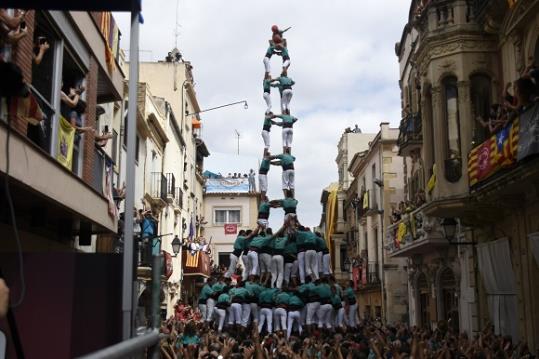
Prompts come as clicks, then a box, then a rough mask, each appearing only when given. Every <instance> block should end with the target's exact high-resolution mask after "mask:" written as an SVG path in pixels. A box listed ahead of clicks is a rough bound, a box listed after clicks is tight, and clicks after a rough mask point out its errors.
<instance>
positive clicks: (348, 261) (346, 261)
mask: <svg viewBox="0 0 539 359" xmlns="http://www.w3.org/2000/svg"><path fill="white" fill-rule="evenodd" d="M350 264H351V262H350V259H349V258H346V259H345V260H344V263H343V266H344V270H345V272H350Z"/></svg>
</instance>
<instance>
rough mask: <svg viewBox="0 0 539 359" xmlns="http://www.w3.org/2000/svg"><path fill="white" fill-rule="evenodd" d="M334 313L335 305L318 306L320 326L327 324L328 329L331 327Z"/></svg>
mask: <svg viewBox="0 0 539 359" xmlns="http://www.w3.org/2000/svg"><path fill="white" fill-rule="evenodd" d="M332 314H333V306H332V305H331V304H322V305H320V307H318V312H317V313H316V315H317V316H318V328H322V327H324V326H325V327H326V328H327V329H331V327H332V325H331V322H332V320H331V319H332Z"/></svg>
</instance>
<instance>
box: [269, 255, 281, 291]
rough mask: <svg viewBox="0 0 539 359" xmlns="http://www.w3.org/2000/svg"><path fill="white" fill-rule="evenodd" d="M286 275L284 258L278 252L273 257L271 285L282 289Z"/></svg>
mask: <svg viewBox="0 0 539 359" xmlns="http://www.w3.org/2000/svg"><path fill="white" fill-rule="evenodd" d="M283 276H284V258H283V256H282V255H280V254H277V255H274V256H272V257H271V287H272V288H275V287H277V288H279V289H281V288H282V286H283Z"/></svg>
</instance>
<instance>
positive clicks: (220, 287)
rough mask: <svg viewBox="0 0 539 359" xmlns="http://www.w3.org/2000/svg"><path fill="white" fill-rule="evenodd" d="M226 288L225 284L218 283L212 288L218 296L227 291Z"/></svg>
mask: <svg viewBox="0 0 539 359" xmlns="http://www.w3.org/2000/svg"><path fill="white" fill-rule="evenodd" d="M225 287H226V284H225V283H222V282H217V283H215V284H214V285H213V286H212V287H211V289H212V290H213V292H214V294H217V293H221V292H222V291H223V290H225Z"/></svg>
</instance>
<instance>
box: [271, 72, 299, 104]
mask: <svg viewBox="0 0 539 359" xmlns="http://www.w3.org/2000/svg"><path fill="white" fill-rule="evenodd" d="M295 84H296V83H295V82H294V80H292V79H291V78H290V77H288V74H287V73H286V71H283V72H282V73H281V76H279V77H277V78H276V79H274V80H272V81H271V86H273V87H277V88H278V89H279V93H280V94H281V113H284V112H285V111H287V110H288V111H290V101H291V100H292V95H293V92H292V86H294V85H295Z"/></svg>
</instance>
